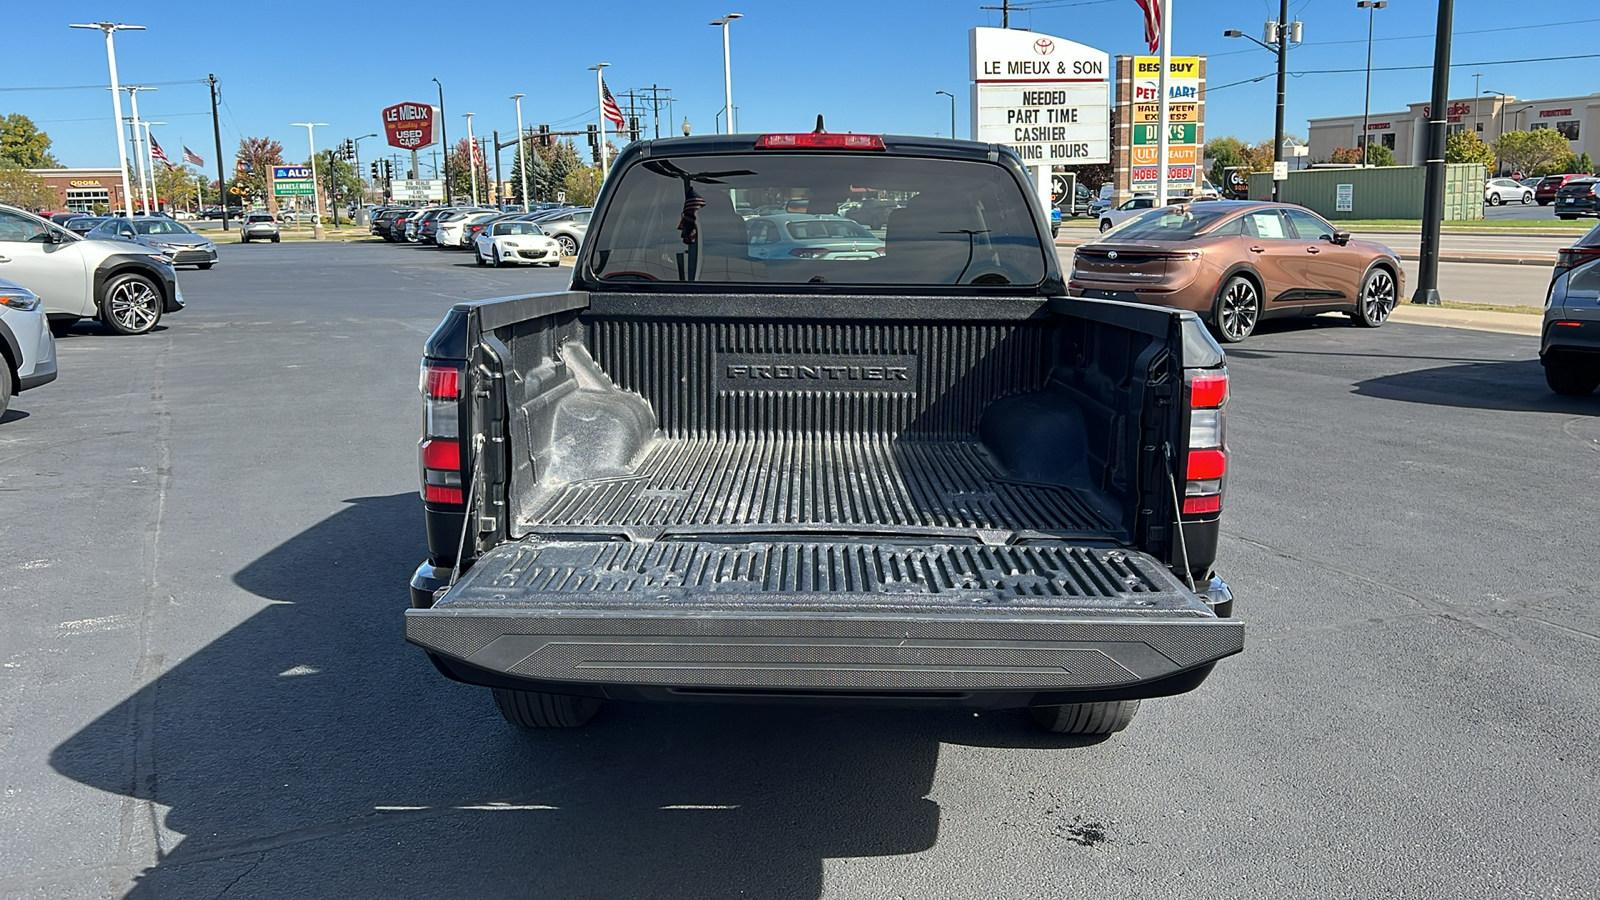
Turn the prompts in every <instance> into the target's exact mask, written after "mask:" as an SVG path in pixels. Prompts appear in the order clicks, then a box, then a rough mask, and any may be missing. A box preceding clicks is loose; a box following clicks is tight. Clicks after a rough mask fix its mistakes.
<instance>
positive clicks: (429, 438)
mask: <svg viewBox="0 0 1600 900" xmlns="http://www.w3.org/2000/svg"><path fill="white" fill-rule="evenodd" d="M462 375H463V372H462V368H461V366H459V365H457V364H454V363H441V362H434V361H427V362H424V363H423V364H422V378H421V380H420V383H419V385H418V387H419V388H420V389H421V391H422V441H421V442H420V444H419V447H420V456H421V467H422V499H423V500H424V501H426V502H428V503H432V504H437V505H442V506H461V505H462V504H463V502H464V499H463V497H462V491H461V489H462V485H463V484H464V483H465V482H464V480H463V474H464V473H463V471H462V468H463V466H462V458H461V385H462V381H463V378H462Z"/></svg>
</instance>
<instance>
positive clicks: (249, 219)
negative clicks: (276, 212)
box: [239, 212, 278, 244]
mask: <svg viewBox="0 0 1600 900" xmlns="http://www.w3.org/2000/svg"><path fill="white" fill-rule="evenodd" d="M251 241H271V242H273V243H274V244H276V243H277V242H278V223H277V222H276V221H274V220H273V218H272V213H268V212H253V213H245V216H244V224H243V225H241V226H239V243H241V244H248V243H250V242H251Z"/></svg>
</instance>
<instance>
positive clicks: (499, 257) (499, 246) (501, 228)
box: [472, 221, 561, 266]
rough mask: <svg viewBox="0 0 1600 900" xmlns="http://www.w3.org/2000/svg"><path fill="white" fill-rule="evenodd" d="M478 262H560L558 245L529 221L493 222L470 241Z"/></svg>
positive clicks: (552, 264) (502, 264)
mask: <svg viewBox="0 0 1600 900" xmlns="http://www.w3.org/2000/svg"><path fill="white" fill-rule="evenodd" d="M472 252H473V253H474V254H475V255H476V256H477V258H478V265H480V266H486V265H489V264H491V263H493V264H494V265H497V266H505V265H514V264H527V265H535V266H559V265H561V245H560V244H557V243H556V242H555V239H554V238H551V237H548V236H546V235H545V233H544V232H543V231H541V230H539V226H537V225H535V224H533V223H532V222H516V221H512V222H496V223H494V224H493V225H491V226H489V227H488V228H486V229H484V230H483V231H480V232H478V237H477V239H476V240H474V241H473V248H472Z"/></svg>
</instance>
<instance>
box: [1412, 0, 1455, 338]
mask: <svg viewBox="0 0 1600 900" xmlns="http://www.w3.org/2000/svg"><path fill="white" fill-rule="evenodd" d="M1454 16H1455V0H1439V24H1438V31H1437V32H1435V35H1436V37H1435V41H1434V45H1433V102H1432V103H1431V104H1430V106H1429V109H1428V180H1427V184H1426V187H1425V188H1424V190H1423V193H1422V247H1421V252H1419V253H1418V254H1417V290H1416V293H1414V294H1412V295H1411V302H1412V303H1421V304H1426V305H1428V306H1438V305H1439V227H1440V225H1442V224H1443V223H1444V175H1445V167H1444V146H1445V138H1446V136H1447V132H1448V130H1449V122H1450V110H1448V109H1446V106H1447V105H1448V104H1449V103H1450V29H1451V27H1452V23H1453V20H1454Z"/></svg>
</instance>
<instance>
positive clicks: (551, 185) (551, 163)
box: [528, 138, 583, 202]
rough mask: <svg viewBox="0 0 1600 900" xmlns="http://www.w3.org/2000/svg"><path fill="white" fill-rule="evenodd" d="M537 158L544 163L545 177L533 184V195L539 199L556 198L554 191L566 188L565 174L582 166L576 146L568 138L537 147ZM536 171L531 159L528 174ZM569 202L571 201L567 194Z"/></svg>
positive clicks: (548, 199)
mask: <svg viewBox="0 0 1600 900" xmlns="http://www.w3.org/2000/svg"><path fill="white" fill-rule="evenodd" d="M537 149H538V153H539V160H540V162H542V163H543V164H544V171H545V173H546V174H545V177H544V178H542V179H540V181H539V183H538V184H537V185H535V186H534V187H533V188H532V190H533V195H534V196H535V197H537V198H539V199H542V200H545V201H550V200H554V199H556V192H557V191H562V190H565V189H566V183H567V176H568V175H570V174H572V173H573V172H574V171H575V170H577V169H581V168H583V159H582V158H581V157H579V156H578V148H577V146H576V145H575V144H573V143H572V140H571V139H570V138H569V139H567V140H564V141H552V142H551V143H550V146H548V147H539V148H537ZM537 172H538V169H537V168H536V167H535V166H534V164H533V162H532V160H530V161H529V162H528V174H530V175H533V174H536V173H537ZM567 200H568V201H569V202H576V201H573V200H572V198H571V197H570V196H569V197H567Z"/></svg>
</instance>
